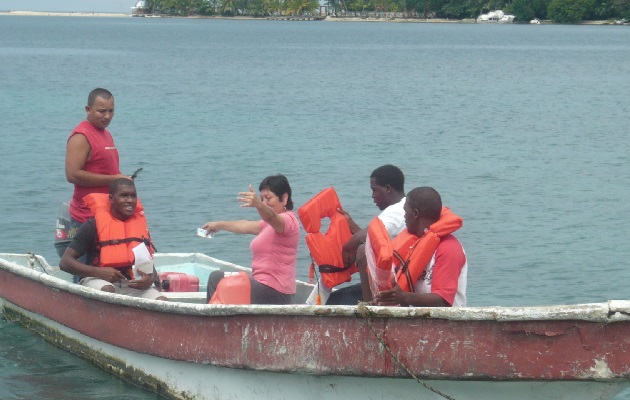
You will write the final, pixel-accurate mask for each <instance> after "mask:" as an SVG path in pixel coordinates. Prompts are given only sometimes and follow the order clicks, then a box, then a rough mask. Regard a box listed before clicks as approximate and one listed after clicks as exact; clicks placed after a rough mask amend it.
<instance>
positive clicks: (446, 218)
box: [368, 207, 463, 292]
mask: <svg viewBox="0 0 630 400" xmlns="http://www.w3.org/2000/svg"><path fill="white" fill-rule="evenodd" d="M462 221H463V220H462V218H461V217H459V216H458V215H456V214H454V213H453V212H452V211H451V210H449V209H448V208H447V207H443V208H442V213H441V214H440V219H439V220H437V221H436V222H435V223H433V224H432V225H431V226H430V227H429V229H427V230H426V232H425V233H424V234H423V235H422V236H421V237H419V236H417V235H414V234H411V233H409V232H408V231H407V229H406V228H405V229H404V230H403V231H402V232H401V233H400V234H398V235H397V236H396V237H395V238H394V239H393V240H391V239H390V238H389V235H388V234H387V231H386V230H385V229H384V228H385V227H384V225H383V223H382V222H381V221H380V220H379V219H378V218H375V219H374V220H372V222H370V226H369V227H368V235H370V232H372V234H371V235H370V236H369V238H370V246H371V249H372V252H373V253H374V258H375V259H376V262H375V266H376V268H377V269H381V270H385V271H386V270H388V269H389V270H390V271H391V268H392V266H394V267H395V268H396V283H397V284H398V286H400V288H401V289H402V290H404V291H405V292H413V291H414V285H415V283H416V282H417V281H418V279H419V278H420V276H421V275H422V272H423V271H424V270H425V268H426V267H427V265H428V264H429V262H430V261H431V258H432V257H433V253H435V250H436V249H437V247H438V245H439V244H440V239H441V238H442V237H444V236H446V235H448V234H449V233H453V232H455V231H456V230H458V229H459V228H461V227H462ZM380 225H383V226H382V228H381V229H379V226H380ZM368 260H369V257H368ZM372 262H374V261H372Z"/></svg>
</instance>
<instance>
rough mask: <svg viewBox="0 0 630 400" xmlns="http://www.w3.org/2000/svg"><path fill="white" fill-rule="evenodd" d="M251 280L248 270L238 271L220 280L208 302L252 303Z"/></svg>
mask: <svg viewBox="0 0 630 400" xmlns="http://www.w3.org/2000/svg"><path fill="white" fill-rule="evenodd" d="M251 293H252V290H251V282H250V281H249V275H247V272H237V273H235V274H233V275H228V276H225V277H224V278H223V279H221V280H220V281H219V284H218V285H217V290H216V291H215V292H214V294H213V295H212V298H211V299H210V301H209V302H208V304H251V302H252V300H251Z"/></svg>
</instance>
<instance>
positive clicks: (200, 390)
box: [0, 253, 630, 400]
mask: <svg viewBox="0 0 630 400" xmlns="http://www.w3.org/2000/svg"><path fill="white" fill-rule="evenodd" d="M155 264H156V268H157V269H158V271H160V272H165V271H173V272H178V271H179V272H181V271H183V270H187V271H189V272H190V271H192V272H194V273H195V274H196V275H198V276H202V275H204V276H207V274H208V273H209V272H210V271H211V270H216V269H221V270H226V271H228V270H237V271H240V270H244V268H243V267H239V266H237V265H234V264H230V263H227V262H224V261H220V260H217V259H214V258H211V257H208V256H206V255H203V254H159V253H158V254H156V255H155ZM245 270H246V269H245ZM62 274H63V273H61V272H60V271H59V269H58V268H57V267H52V266H50V265H48V263H47V262H46V260H45V259H43V258H42V257H40V256H36V255H34V254H6V253H5V254H0V312H1V313H2V314H3V315H4V317H5V318H6V319H7V320H8V321H13V322H16V323H20V324H22V325H23V326H24V327H26V328H28V329H30V330H33V331H34V332H36V333H38V334H39V335H41V336H42V337H43V338H45V339H46V340H48V341H50V342H51V343H53V344H55V345H56V346H59V347H61V348H64V349H66V350H69V351H71V352H73V353H75V354H78V355H79V356H81V357H84V358H86V359H88V360H89V361H91V362H93V363H94V364H96V365H98V366H100V367H101V368H102V369H104V370H105V371H109V372H110V373H112V374H115V375H117V376H120V377H122V378H124V379H126V380H129V381H131V382H134V383H136V384H137V385H139V386H141V387H144V388H145V389H147V390H150V391H153V392H156V393H158V394H160V395H162V396H164V397H166V398H169V399H187V400H210V399H212V400H216V399H248V400H249V399H252V400H257V399H261V400H268V399H291V400H315V399H326V400H359V399H360V400H364V399H412V398H416V399H420V398H421V399H444V398H446V399H460V400H461V399H466V400H471V399H472V400H476V399H479V400H492V399H501V400H504V399H523V400H525V399H527V400H533V399H540V400H543V399H544V400H560V399H566V400H569V399H571V400H592V399H611V398H612V397H613V396H614V395H615V394H616V393H618V392H619V391H621V390H622V389H624V388H625V387H627V386H628V385H629V384H630V335H628V332H629V331H630V301H614V300H611V301H608V302H604V303H597V304H582V305H566V306H546V307H465V308H443V307H438V308H414V307H373V306H365V305H362V304H360V305H358V306H309V305H304V304H303V302H304V300H305V299H306V297H307V296H308V294H309V292H310V291H311V289H312V286H310V285H308V284H306V283H302V282H298V293H297V295H296V297H295V303H296V304H291V305H285V306H279V305H276V306H271V305H208V304H205V293H204V292H186V293H173V292H166V294H167V295H168V297H169V298H170V300H171V301H169V302H164V301H156V300H145V299H139V298H133V297H129V296H122V295H117V294H111V293H106V292H102V291H99V290H94V289H90V288H87V287H83V286H80V285H77V284H73V283H71V282H69V281H68V280H66V279H63V278H64V276H63V275H62Z"/></svg>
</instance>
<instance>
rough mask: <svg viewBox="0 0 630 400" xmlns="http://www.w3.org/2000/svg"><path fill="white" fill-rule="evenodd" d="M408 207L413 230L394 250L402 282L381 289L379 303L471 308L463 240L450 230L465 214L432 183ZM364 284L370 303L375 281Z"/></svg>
mask: <svg viewBox="0 0 630 400" xmlns="http://www.w3.org/2000/svg"><path fill="white" fill-rule="evenodd" d="M404 210H405V225H406V227H407V230H406V231H403V232H402V233H401V234H399V235H398V236H396V238H395V239H394V240H393V241H392V246H393V249H394V254H392V255H391V259H392V260H393V261H394V263H393V266H394V267H395V273H396V275H395V276H396V282H395V283H394V285H393V288H391V289H389V290H383V291H381V292H380V293H378V295H377V296H376V299H375V300H376V303H377V304H381V305H401V306H415V307H451V306H460V307H461V306H465V305H466V283H467V276H468V264H467V261H466V254H465V253H464V249H463V247H462V245H461V243H460V242H459V240H457V238H455V236H453V235H452V233H450V232H453V231H455V230H457V229H458V228H459V227H460V226H461V218H459V217H457V216H456V215H454V214H452V213H451V212H450V211H448V209H444V210H443V209H442V199H441V197H440V195H439V193H438V192H437V191H436V190H435V189H433V188H430V187H419V188H415V189H413V190H412V191H410V192H409V193H408V194H407V198H406V201H405V206H404ZM438 222H439V223H438ZM365 275H367V274H365ZM363 276H364V275H363V274H362V277H363ZM361 285H362V289H363V298H364V300H365V301H370V300H371V299H372V292H371V290H370V285H369V282H366V280H362V281H361Z"/></svg>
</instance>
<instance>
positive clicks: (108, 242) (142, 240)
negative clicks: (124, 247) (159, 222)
mask: <svg viewBox="0 0 630 400" xmlns="http://www.w3.org/2000/svg"><path fill="white" fill-rule="evenodd" d="M131 242H138V243H144V244H145V245H147V246H150V247H151V248H152V249H153V251H154V252H156V251H157V249H156V248H155V246H154V245H153V242H151V239H149V238H136V237H130V238H125V239H112V240H104V241H102V242H98V245H99V246H100V247H104V246H112V245H116V244H121V243H131Z"/></svg>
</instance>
